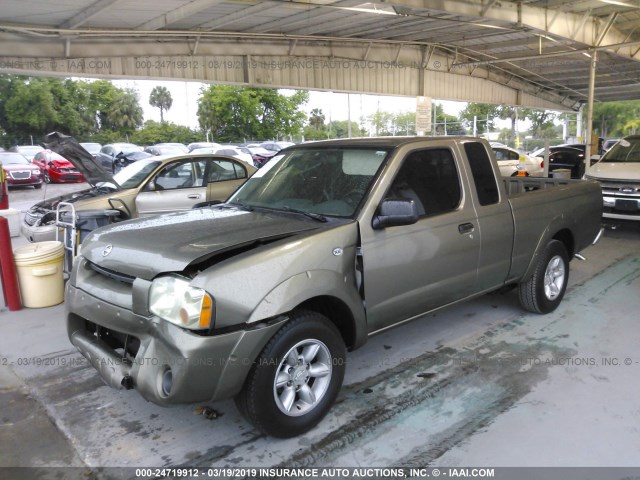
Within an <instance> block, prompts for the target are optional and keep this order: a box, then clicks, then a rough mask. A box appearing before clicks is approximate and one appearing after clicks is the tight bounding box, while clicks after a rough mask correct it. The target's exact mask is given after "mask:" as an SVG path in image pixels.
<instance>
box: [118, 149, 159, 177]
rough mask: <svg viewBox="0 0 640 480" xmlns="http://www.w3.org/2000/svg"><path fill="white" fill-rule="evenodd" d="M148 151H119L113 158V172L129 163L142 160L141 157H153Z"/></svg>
mask: <svg viewBox="0 0 640 480" xmlns="http://www.w3.org/2000/svg"><path fill="white" fill-rule="evenodd" d="M153 156H154V155H152V154H150V153H149V152H128V153H119V154H117V155H116V158H115V159H114V160H113V173H118V172H119V171H120V170H122V169H123V168H125V167H127V166H129V165H131V164H132V163H133V162H137V161H138V160H142V159H143V158H149V157H153Z"/></svg>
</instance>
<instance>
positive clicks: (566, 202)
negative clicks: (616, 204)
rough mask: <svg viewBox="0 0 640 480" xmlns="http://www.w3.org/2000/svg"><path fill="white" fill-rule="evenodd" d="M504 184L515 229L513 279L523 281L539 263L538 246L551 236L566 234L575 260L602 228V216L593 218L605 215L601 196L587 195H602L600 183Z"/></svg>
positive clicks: (526, 180) (530, 181)
mask: <svg viewBox="0 0 640 480" xmlns="http://www.w3.org/2000/svg"><path fill="white" fill-rule="evenodd" d="M504 184H505V189H506V192H507V195H508V197H509V203H510V204H511V211H512V215H513V223H514V229H515V232H514V240H513V259H512V266H511V271H510V274H509V277H510V279H518V278H521V277H522V275H523V274H524V273H525V272H526V271H527V268H529V265H531V264H532V263H535V261H536V258H533V259H532V258H531V252H536V251H539V249H538V248H537V246H538V244H546V243H547V242H548V241H549V240H550V238H548V235H551V233H549V232H566V235H568V236H569V237H570V238H568V240H570V242H569V244H573V245H574V248H573V250H572V251H569V252H568V253H569V258H571V257H573V255H574V254H576V253H578V252H580V251H581V250H583V249H584V248H586V247H587V246H589V245H590V242H591V240H592V239H593V238H595V236H596V235H597V233H598V231H599V230H600V228H601V225H600V223H601V222H600V216H599V215H592V213H593V212H598V211H602V205H601V202H600V201H599V198H598V197H597V195H593V194H591V195H588V194H587V192H589V191H594V192H595V191H597V192H599V191H600V185H599V184H598V182H594V181H589V180H587V181H585V180H570V179H557V178H532V177H524V178H517V177H513V178H511V177H510V178H505V179H504ZM533 199H535V201H532V200H533ZM550 219H551V220H550ZM584 219H592V220H591V221H588V222H586V221H585V220H584ZM561 234H564V233H561ZM555 235H558V233H556V234H555Z"/></svg>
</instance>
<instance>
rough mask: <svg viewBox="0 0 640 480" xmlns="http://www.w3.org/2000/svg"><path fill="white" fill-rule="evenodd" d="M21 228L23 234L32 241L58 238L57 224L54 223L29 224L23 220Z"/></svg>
mask: <svg viewBox="0 0 640 480" xmlns="http://www.w3.org/2000/svg"><path fill="white" fill-rule="evenodd" d="M20 229H21V230H22V235H23V236H24V237H25V238H26V239H27V240H29V241H30V242H46V241H51V240H55V239H56V226H55V225H54V224H51V225H28V224H27V223H25V222H24V221H23V222H22V224H21V226H20ZM60 238H62V236H61V237H60Z"/></svg>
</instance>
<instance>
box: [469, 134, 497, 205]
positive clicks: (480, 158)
mask: <svg viewBox="0 0 640 480" xmlns="http://www.w3.org/2000/svg"><path fill="white" fill-rule="evenodd" d="M464 151H465V153H466V154H467V158H468V159H469V166H470V167H471V175H472V176H473V183H474V184H475V186H476V192H477V193H478V201H479V202H480V205H492V204H494V203H498V200H500V195H499V193H498V184H497V183H496V176H495V175H494V173H493V169H492V168H491V159H490V158H489V155H488V154H487V149H486V148H485V147H484V145H483V144H482V143H478V142H467V143H465V144H464Z"/></svg>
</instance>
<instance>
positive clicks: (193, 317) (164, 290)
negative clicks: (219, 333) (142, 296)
mask: <svg viewBox="0 0 640 480" xmlns="http://www.w3.org/2000/svg"><path fill="white" fill-rule="evenodd" d="M149 311H150V312H151V313H153V314H155V315H157V316H158V317H160V318H162V319H163V320H166V321H167V322H171V323H173V324H175V325H178V326H180V327H184V328H189V329H191V330H202V329H207V328H211V326H212V324H213V299H212V298H211V296H210V295H209V294H208V293H207V292H205V291H204V290H202V289H201V288H196V287H192V286H191V285H190V284H189V281H188V280H187V279H185V278H182V277H178V276H173V275H170V276H166V277H160V278H157V279H155V280H154V281H153V283H152V284H151V291H150V294H149Z"/></svg>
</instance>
